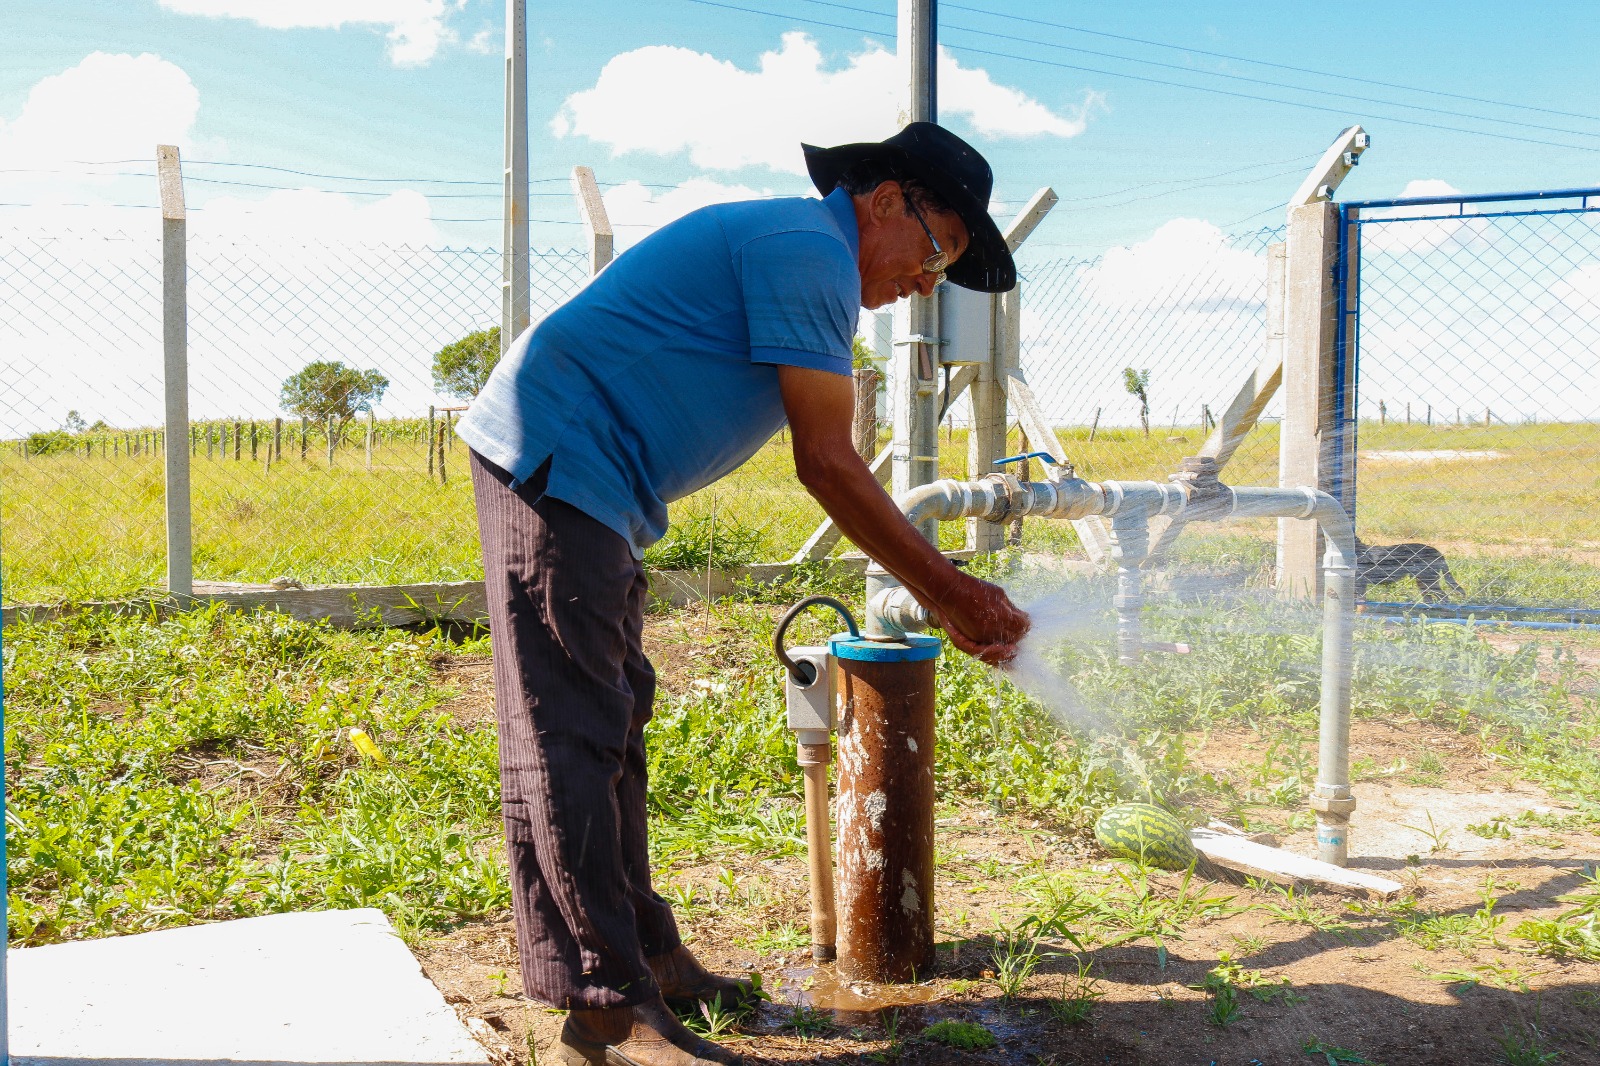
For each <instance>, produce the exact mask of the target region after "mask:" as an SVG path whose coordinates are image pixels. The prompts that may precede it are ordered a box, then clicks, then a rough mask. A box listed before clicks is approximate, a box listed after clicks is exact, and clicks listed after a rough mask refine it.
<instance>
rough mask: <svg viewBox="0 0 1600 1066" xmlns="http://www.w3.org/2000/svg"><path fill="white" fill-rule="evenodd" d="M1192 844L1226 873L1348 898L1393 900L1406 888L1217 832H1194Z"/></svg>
mask: <svg viewBox="0 0 1600 1066" xmlns="http://www.w3.org/2000/svg"><path fill="white" fill-rule="evenodd" d="M1189 841H1190V843H1192V844H1193V845H1194V849H1195V850H1196V851H1198V852H1199V853H1200V854H1201V855H1203V856H1205V858H1206V859H1207V860H1208V861H1210V862H1211V863H1213V864H1215V865H1217V866H1220V867H1222V868H1223V869H1226V870H1232V871H1234V872H1236V873H1241V874H1245V875H1247V876H1249V877H1257V878H1260V879H1262V880H1264V881H1271V882H1272V883H1273V884H1275V885H1292V886H1295V887H1300V886H1306V885H1311V886H1315V887H1317V888H1326V889H1331V890H1333V891H1335V892H1339V893H1341V894H1344V895H1358V896H1366V897H1369V898H1373V899H1389V898H1391V897H1393V896H1396V895H1398V894H1399V893H1400V892H1402V891H1403V890H1404V888H1405V886H1404V885H1402V884H1400V882H1398V881H1391V880H1389V879H1388V878H1387V877H1377V876H1375V875H1373V874H1368V873H1362V872H1361V871H1359V870H1347V869H1345V868H1344V867H1342V866H1335V865H1333V864H1332V863H1329V862H1323V861H1321V860H1320V859H1312V858H1307V857H1306V856H1304V855H1296V854H1294V853H1293V852H1288V851H1284V850H1282V849H1281V848H1269V847H1267V846H1266V845H1265V844H1257V843H1256V842H1255V841H1253V840H1250V839H1249V838H1247V837H1243V836H1235V835H1233V834H1232V833H1219V832H1217V831H1216V830H1214V829H1191V830H1189Z"/></svg>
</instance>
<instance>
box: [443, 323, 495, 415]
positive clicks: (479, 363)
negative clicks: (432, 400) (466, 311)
mask: <svg viewBox="0 0 1600 1066" xmlns="http://www.w3.org/2000/svg"><path fill="white" fill-rule="evenodd" d="M499 361H500V327H499V326H491V327H490V328H488V329H480V330H478V332H476V333H469V334H467V335H466V336H465V337H462V338H461V339H460V340H458V341H456V342H454V343H453V344H447V345H445V346H444V347H443V348H440V349H439V350H438V351H437V352H434V353H433V387H434V388H435V389H438V390H439V391H440V392H441V393H443V394H444V395H446V396H454V397H456V398H457V399H458V400H470V399H472V398H473V397H474V396H476V395H478V393H479V391H481V390H482V389H483V386H484V383H485V382H487V381H488V380H489V372H490V371H491V370H493V369H494V366H495V364H496V363H498V362H499Z"/></svg>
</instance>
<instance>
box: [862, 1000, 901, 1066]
mask: <svg viewBox="0 0 1600 1066" xmlns="http://www.w3.org/2000/svg"><path fill="white" fill-rule="evenodd" d="M883 1039H884V1041H885V1042H886V1043H885V1047H884V1048H883V1050H882V1051H875V1052H873V1053H872V1054H871V1055H868V1056H867V1058H869V1059H871V1060H873V1061H874V1062H898V1061H899V1060H900V1053H901V1052H902V1051H904V1050H905V1042H904V1041H903V1040H901V1038H900V1012H899V1011H898V1010H891V1011H889V1012H888V1014H886V1015H884V1019H883Z"/></svg>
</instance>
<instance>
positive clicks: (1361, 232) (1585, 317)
mask: <svg viewBox="0 0 1600 1066" xmlns="http://www.w3.org/2000/svg"><path fill="white" fill-rule="evenodd" d="M1344 212H1345V217H1346V220H1347V222H1348V225H1347V226H1346V228H1345V233H1346V244H1345V248H1346V251H1345V255H1344V258H1345V261H1346V270H1345V277H1346V278H1348V279H1350V283H1349V284H1347V285H1346V288H1345V293H1344V310H1345V311H1346V319H1347V321H1348V323H1349V327H1348V329H1349V343H1348V345H1347V351H1348V352H1349V355H1350V357H1352V358H1356V359H1357V360H1358V362H1357V364H1356V365H1357V368H1358V370H1359V376H1358V380H1359V388H1358V390H1357V404H1356V411H1355V413H1356V426H1355V432H1356V441H1355V447H1356V449H1357V451H1356V471H1357V478H1356V485H1355V489H1356V491H1355V497H1354V498H1355V510H1356V519H1357V529H1358V531H1359V533H1360V535H1361V537H1362V538H1363V540H1364V541H1366V542H1368V543H1370V544H1371V545H1374V546H1382V547H1374V548H1373V549H1372V550H1371V551H1370V552H1369V555H1370V558H1369V560H1368V566H1369V573H1368V577H1369V579H1371V580H1373V582H1374V583H1373V584H1372V586H1371V587H1370V588H1369V589H1368V591H1367V599H1368V600H1369V602H1374V603H1379V604H1388V605H1393V606H1399V605H1413V604H1416V603H1419V602H1424V601H1434V600H1440V601H1450V602H1451V603H1453V604H1454V605H1456V607H1457V609H1458V610H1459V609H1461V608H1462V606H1463V605H1466V607H1467V608H1468V609H1470V606H1471V605H1478V606H1487V607H1490V608H1493V609H1494V611H1495V612H1496V613H1511V614H1514V615H1515V614H1526V615H1528V616H1529V617H1551V618H1559V617H1561V616H1563V615H1572V614H1576V616H1578V617H1585V616H1584V615H1583V612H1582V611H1577V612H1574V611H1572V610H1568V609H1571V608H1588V609H1589V611H1588V615H1587V616H1586V617H1589V618H1591V619H1592V618H1595V617H1600V610H1596V609H1595V608H1597V607H1600V477H1597V474H1596V471H1597V470H1600V190H1589V191H1588V194H1587V195H1585V194H1583V193H1582V192H1580V193H1577V194H1568V195H1551V194H1528V195H1524V196H1507V197H1441V198H1431V199H1424V200H1411V201H1387V202H1382V203H1377V202H1371V203H1365V204H1351V205H1346V206H1345V208H1344ZM1396 544H1398V545H1400V546H1401V547H1400V548H1398V549H1396V548H1394V547H1393V546H1394V545H1396ZM1417 545H1421V546H1425V547H1422V548H1419V547H1416V546H1417ZM1379 578H1387V579H1392V580H1387V581H1384V583H1382V584H1379V583H1377V579H1379ZM1549 608H1559V609H1561V610H1557V611H1555V612H1553V613H1550V612H1547V611H1545V610H1543V609H1549Z"/></svg>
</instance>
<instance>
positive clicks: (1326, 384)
mask: <svg viewBox="0 0 1600 1066" xmlns="http://www.w3.org/2000/svg"><path fill="white" fill-rule="evenodd" d="M1338 242H1339V210H1338V208H1337V207H1336V206H1335V205H1334V204H1333V203H1332V202H1331V201H1326V200H1323V201H1317V202H1314V203H1309V204H1304V205H1301V206H1299V207H1295V208H1292V209H1290V211H1289V234H1288V240H1287V242H1286V244H1287V248H1286V251H1285V256H1284V295H1283V304H1282V307H1283V345H1284V353H1283V392H1284V398H1283V427H1282V436H1281V438H1280V442H1279V448H1280V451H1279V463H1278V483H1279V484H1280V485H1282V486H1284V487H1304V488H1315V489H1322V490H1324V491H1326V490H1327V489H1328V488H1329V487H1330V485H1331V483H1332V480H1333V475H1334V471H1333V469H1332V458H1333V453H1332V436H1333V433H1334V432H1335V430H1336V426H1335V412H1334V410H1333V407H1334V381H1333V373H1334V337H1335V326H1336V323H1337V319H1338V293H1337V290H1336V288H1335V284H1334V276H1333V273H1334V263H1335V260H1336V257H1337V252H1338ZM1272 302H1273V300H1272V292H1271V289H1270V288H1269V290H1268V307H1269V316H1270V308H1271V306H1272ZM1268 329H1269V330H1271V329H1272V325H1271V323H1270V322H1269V325H1268ZM1278 591H1279V594H1280V595H1283V596H1286V597H1289V598H1294V599H1305V598H1312V599H1315V598H1320V597H1321V595H1322V532H1321V530H1319V529H1318V528H1317V524H1316V522H1314V521H1311V520H1308V519H1297V518H1285V519H1280V520H1279V523H1278Z"/></svg>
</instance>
